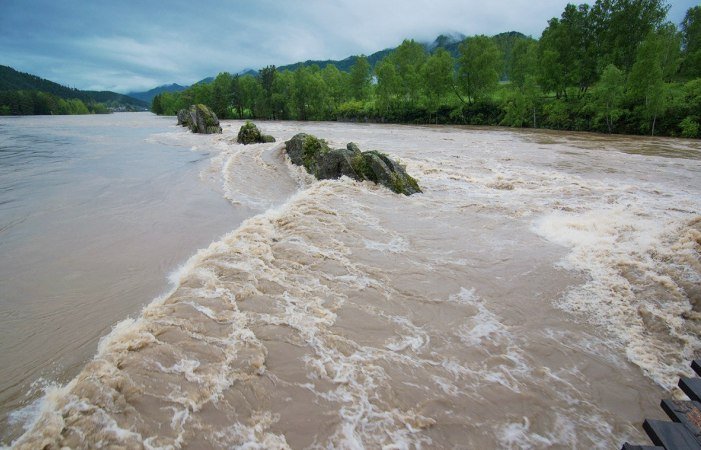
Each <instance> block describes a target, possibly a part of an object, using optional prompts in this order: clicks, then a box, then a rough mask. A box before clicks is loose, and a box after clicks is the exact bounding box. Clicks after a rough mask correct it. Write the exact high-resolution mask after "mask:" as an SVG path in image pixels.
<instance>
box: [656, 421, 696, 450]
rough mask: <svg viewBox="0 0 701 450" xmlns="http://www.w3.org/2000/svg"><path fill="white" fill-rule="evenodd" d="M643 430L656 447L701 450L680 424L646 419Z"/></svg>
mask: <svg viewBox="0 0 701 450" xmlns="http://www.w3.org/2000/svg"><path fill="white" fill-rule="evenodd" d="M643 429H644V430H645V432H646V433H647V435H648V437H650V440H651V441H652V442H653V443H654V444H655V445H661V446H662V447H664V448H665V449H666V450H682V449H684V450H701V444H699V442H698V441H697V440H696V439H695V438H694V436H693V435H692V434H691V433H690V432H689V430H687V429H686V427H685V426H684V425H682V424H680V423H676V422H665V421H663V420H650V419H645V423H643Z"/></svg>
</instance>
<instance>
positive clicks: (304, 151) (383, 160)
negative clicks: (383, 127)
mask: <svg viewBox="0 0 701 450" xmlns="http://www.w3.org/2000/svg"><path fill="white" fill-rule="evenodd" d="M285 147H286V149H287V154H288V156H289V157H290V160H291V161H292V163H294V164H296V165H299V166H304V168H305V169H306V170H307V172H309V173H310V174H312V175H314V176H315V177H316V178H318V179H319V180H328V179H336V178H340V177H342V176H347V177H349V178H353V179H354V180H358V181H363V180H370V181H372V182H375V183H379V184H381V185H383V186H386V187H388V188H389V189H391V190H392V191H394V192H396V193H398V194H404V195H411V194H416V193H418V192H421V188H419V184H418V183H417V182H416V180H415V179H414V178H412V177H411V176H410V175H409V174H407V173H406V170H405V169H404V167H403V166H402V165H400V164H399V163H397V162H396V161H394V160H393V159H391V158H389V157H388V156H387V155H385V154H384V153H380V152H378V151H375V150H372V151H366V152H361V151H360V149H359V148H358V146H357V145H356V144H355V143H353V142H350V143H348V145H347V146H346V148H343V149H332V148H330V147H329V145H328V144H327V143H326V141H325V140H323V139H319V138H317V137H316V136H312V135H310V134H305V133H300V134H297V135H295V136H293V137H292V139H290V140H289V141H287V142H285Z"/></svg>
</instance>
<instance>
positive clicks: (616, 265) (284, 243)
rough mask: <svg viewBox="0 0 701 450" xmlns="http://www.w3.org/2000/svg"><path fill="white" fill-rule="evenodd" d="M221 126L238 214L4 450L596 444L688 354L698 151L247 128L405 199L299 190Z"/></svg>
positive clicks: (654, 393) (424, 132) (340, 129)
mask: <svg viewBox="0 0 701 450" xmlns="http://www.w3.org/2000/svg"><path fill="white" fill-rule="evenodd" d="M240 125H241V123H240V122H230V123H226V124H225V126H224V128H225V129H224V135H223V136H219V137H201V138H202V139H203V141H202V142H206V143H208V145H211V146H212V149H213V150H212V151H213V152H214V153H215V154H214V156H213V157H212V159H211V161H210V164H211V166H210V168H209V169H208V172H207V173H208V176H209V177H212V178H213V179H215V180H218V182H220V183H221V186H222V192H223V194H224V196H225V197H226V198H227V199H228V200H229V202H230V203H231V204H233V205H234V206H235V207H240V208H248V209H250V210H251V211H258V212H259V213H258V214H256V215H254V216H252V217H251V218H249V219H248V220H246V221H244V222H243V223H242V224H241V225H240V226H239V227H238V228H236V229H234V230H232V231H231V232H230V233H229V234H227V235H224V236H223V237H222V238H221V239H219V240H218V241H216V242H214V243H212V244H211V245H210V246H209V247H208V248H205V249H202V250H200V251H199V252H197V254H195V255H194V256H192V257H191V258H190V259H189V260H188V261H187V263H186V264H184V265H183V266H182V268H181V269H180V270H179V271H177V272H175V273H174V274H173V275H172V281H173V283H174V284H173V286H174V287H173V289H172V291H171V292H169V293H168V294H166V295H163V296H161V297H159V298H157V299H156V300H154V301H152V302H151V303H150V304H148V305H147V306H146V307H145V308H144V310H143V311H142V312H141V313H140V315H138V317H136V318H134V319H127V320H124V321H122V322H120V323H119V324H118V325H117V326H116V327H115V328H114V329H113V330H112V332H111V333H110V334H108V335H107V336H105V337H104V338H103V339H102V340H101V341H100V344H99V347H98V351H97V354H96V355H95V357H94V358H93V360H92V361H90V362H89V363H87V364H86V365H85V366H84V367H83V368H82V370H81V371H80V373H79V374H78V375H77V376H76V377H75V378H74V379H72V380H71V381H70V382H69V383H67V384H65V385H62V386H59V387H55V388H49V389H47V392H46V394H45V396H44V397H43V398H42V400H41V402H40V403H38V404H37V405H36V408H35V409H36V411H35V412H34V414H33V416H32V417H31V418H30V420H28V421H27V423H26V425H25V426H26V428H27V431H26V433H25V434H24V435H23V436H21V437H20V438H18V439H17V440H15V441H14V442H13V446H15V447H17V448H61V447H62V446H68V447H74V448H93V447H108V446H111V445H114V446H124V447H127V448H164V449H165V448H231V447H242V448H380V447H383V448H388V449H392V448H396V449H404V448H407V449H408V448H546V447H547V448H550V447H554V448H615V447H618V446H620V445H621V443H622V442H623V441H624V440H634V441H635V440H637V441H643V439H644V438H643V437H642V434H641V432H640V430H639V424H640V422H641V421H642V419H643V417H645V416H647V417H659V416H660V412H658V410H657V407H656V405H657V402H658V401H659V397H661V396H663V395H666V394H665V390H670V389H672V387H673V386H674V384H675V383H676V377H677V376H678V375H679V374H680V373H687V372H688V370H687V361H688V360H689V359H691V358H692V357H694V356H695V355H699V351H700V350H701V341H700V340H699V331H700V330H699V327H700V325H701V321H700V320H699V319H700V316H699V311H701V292H700V291H699V281H700V278H701V262H700V251H701V216H700V215H701V177H699V173H700V172H701V161H699V157H700V156H701V151H700V149H699V145H698V143H697V142H687V141H675V140H661V139H633V138H603V137H599V136H595V135H578V136H571V135H569V136H568V135H564V134H559V133H543V132H534V133H525V132H512V131H502V130H493V129H488V130H478V129H460V128H450V127H408V126H383V125H351V124H334V123H325V124H309V123H293V122H285V123H263V124H262V128H263V131H264V132H266V133H269V134H272V135H273V136H275V137H276V138H277V139H278V141H282V140H285V139H287V138H289V137H291V136H292V135H294V134H296V133H298V132H300V131H304V132H308V133H312V134H315V135H317V136H320V137H324V138H326V139H328V140H329V141H330V143H331V144H332V146H345V144H346V143H347V142H349V141H354V142H357V143H358V144H359V145H360V147H361V149H379V150H382V151H385V152H387V153H388V154H390V155H391V156H392V157H397V158H399V159H400V160H401V161H402V163H404V164H406V166H407V171H408V172H409V173H410V174H412V175H413V176H415V177H416V178H417V179H418V180H419V184H420V185H421V187H422V188H423V190H424V193H423V194H418V195H414V196H411V197H405V196H401V195H397V194H393V193H392V192H390V191H388V190H386V189H384V188H382V187H378V186H375V185H372V184H370V183H367V182H365V183H357V182H353V181H351V180H348V179H343V180H340V181H323V182H319V181H316V180H313V179H311V178H310V177H309V176H308V175H307V174H305V173H304V172H303V171H301V170H300V169H299V168H297V167H294V166H292V165H290V164H289V162H288V161H287V160H286V157H285V156H284V152H283V150H282V146H281V145H280V144H260V145H251V146H241V145H237V144H235V143H233V141H232V139H233V136H235V133H236V131H237V130H238V127H239V126H240ZM198 138H199V137H198ZM183 139H184V138H183ZM188 139H189V138H188ZM215 150H216V151H215ZM45 446H47V447H45Z"/></svg>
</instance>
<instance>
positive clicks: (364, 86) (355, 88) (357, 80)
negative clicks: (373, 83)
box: [348, 55, 371, 101]
mask: <svg viewBox="0 0 701 450" xmlns="http://www.w3.org/2000/svg"><path fill="white" fill-rule="evenodd" d="M370 79H371V72H370V63H369V62H368V59H367V57H365V55H360V56H358V57H357V58H356V59H355V63H354V64H353V65H352V66H351V68H350V77H349V80H348V82H349V88H350V95H351V97H352V98H353V99H355V100H360V101H365V100H367V98H368V96H369V95H370Z"/></svg>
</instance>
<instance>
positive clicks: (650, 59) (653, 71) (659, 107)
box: [629, 32, 665, 135]
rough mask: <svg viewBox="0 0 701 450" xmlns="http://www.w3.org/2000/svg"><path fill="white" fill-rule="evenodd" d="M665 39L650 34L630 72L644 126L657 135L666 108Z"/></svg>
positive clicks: (632, 92)
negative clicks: (658, 122) (658, 125)
mask: <svg viewBox="0 0 701 450" xmlns="http://www.w3.org/2000/svg"><path fill="white" fill-rule="evenodd" d="M663 53H664V46H663V39H662V38H661V36H660V35H659V34H657V33H654V32H653V33H650V34H648V36H647V37H646V38H645V40H644V41H643V42H642V44H641V45H640V48H639V49H638V52H637V57H636V59H635V64H633V69H632V70H631V72H630V77H629V85H630V93H631V95H632V97H633V99H634V100H635V101H637V102H638V103H639V104H640V111H641V112H642V116H643V118H644V119H645V120H646V121H648V123H646V124H645V125H644V126H645V127H648V125H649V129H650V134H651V135H654V134H655V124H656V122H657V117H658V116H659V114H660V113H661V112H662V111H663V109H664V106H665V85H664V80H663V76H664V72H663V69H662V63H663V61H664V54H663Z"/></svg>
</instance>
